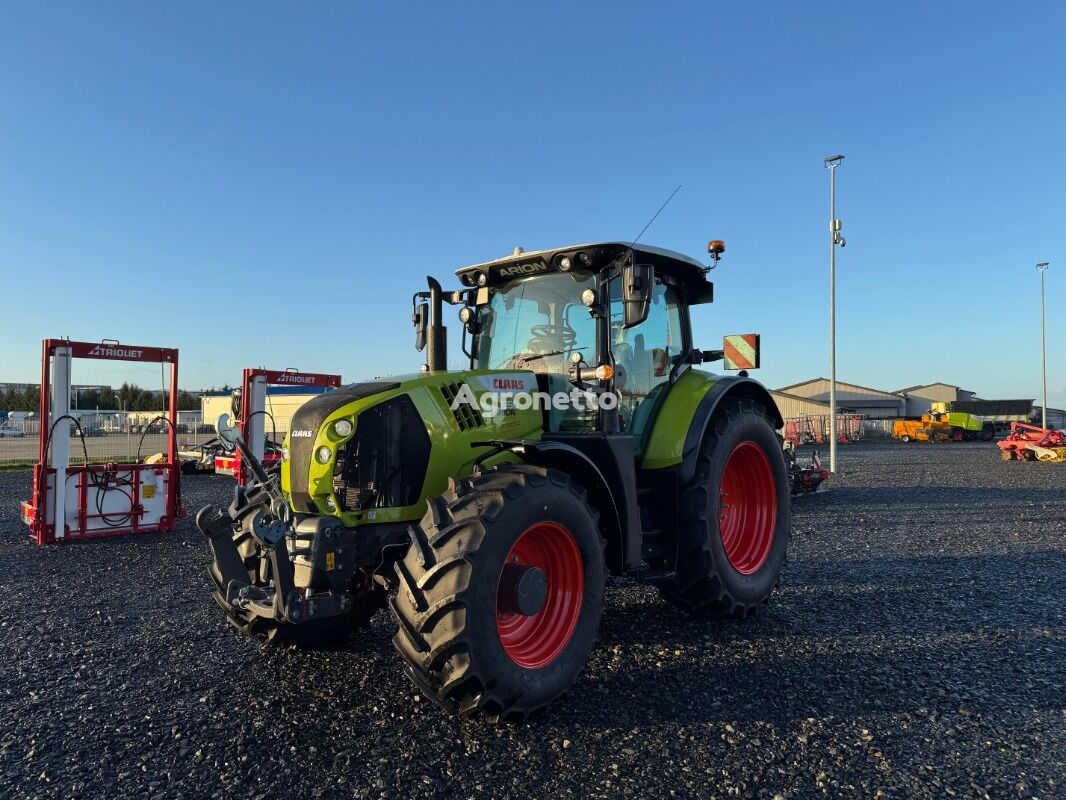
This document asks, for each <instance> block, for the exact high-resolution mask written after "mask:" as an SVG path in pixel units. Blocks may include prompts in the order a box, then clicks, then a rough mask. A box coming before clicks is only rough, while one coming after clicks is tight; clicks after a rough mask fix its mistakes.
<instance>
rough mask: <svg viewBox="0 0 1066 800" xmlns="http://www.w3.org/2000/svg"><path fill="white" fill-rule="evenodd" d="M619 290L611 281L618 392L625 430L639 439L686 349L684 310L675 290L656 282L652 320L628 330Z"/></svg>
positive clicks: (649, 315)
mask: <svg viewBox="0 0 1066 800" xmlns="http://www.w3.org/2000/svg"><path fill="white" fill-rule="evenodd" d="M617 289H618V284H617V282H616V281H615V282H612V284H611V342H612V352H613V353H614V360H615V370H616V371H615V389H616V391H617V392H618V397H619V413H620V415H621V418H622V425H623V428H622V429H623V430H624V431H626V432H627V433H632V434H634V435H637V436H639V435H640V434H641V433H642V432H643V431H644V428H645V427H646V426H647V423H648V420H649V418H650V414H651V412H652V410H653V409H654V405H655V402H656V400H657V398H658V396H659V394H661V392H663V391H665V389H664V388H662V387H663V385H664V384H666V383H668V382H669V380H670V371H671V370H672V369H673V368H674V366H675V365H676V364H677V362H678V359H679V358H680V357H681V355H682V351H683V349H684V344H685V343H684V342H683V341H682V334H681V331H682V327H681V309H680V304H679V302H678V297H677V293H676V292H675V290H674V289H673V288H671V287H670V286H669V285H667V284H666V283H664V282H663V281H662V280H661V279H660V278H656V279H655V286H654V288H653V290H652V297H651V304H650V306H649V310H648V317H647V319H645V320H644V321H643V322H642V323H641V324H640V325H636V326H634V327H632V328H629V329H623V328H622V320H623V317H622V302H621V299H620V297H619V294H620V292H618V291H616V290H617Z"/></svg>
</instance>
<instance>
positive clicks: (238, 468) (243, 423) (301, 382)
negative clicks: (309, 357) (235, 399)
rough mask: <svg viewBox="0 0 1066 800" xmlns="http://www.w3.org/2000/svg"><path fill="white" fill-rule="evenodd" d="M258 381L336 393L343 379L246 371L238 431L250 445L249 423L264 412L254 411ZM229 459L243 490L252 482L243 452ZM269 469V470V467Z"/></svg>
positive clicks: (292, 372) (294, 372) (290, 371)
mask: <svg viewBox="0 0 1066 800" xmlns="http://www.w3.org/2000/svg"><path fill="white" fill-rule="evenodd" d="M257 378H263V380H264V382H265V383H266V385H267V387H270V386H306V387H317V388H325V389H336V388H338V387H339V386H340V385H341V376H340V375H326V374H323V373H319V372H300V371H299V370H297V369H294V368H292V367H289V368H288V369H283V370H273V369H262V368H256V369H246V370H245V371H244V377H243V379H242V380H241V418H240V421H239V422H238V423H237V428H238V429H239V430H240V432H241V437H242V438H243V439H244V440H245V441H246V442H250V439H249V431H248V423H249V422H250V421H251V419H252V416H253V415H255V414H260V413H262V412H263V411H264V410H265V409H261V408H259V409H257V408H252V402H253V400H252V382H253V381H254V380H256V379H257ZM223 458H227V459H229V460H231V461H232V462H233V463H232V467H233V474H234V476H235V477H236V478H237V482H238V483H240V484H241V486H245V485H246V484H247V483H248V481H249V479H250V478H251V473H250V472H249V470H248V469H247V467H245V465H244V464H242V463H241V454H240V451H237V452H235V453H234V454H233V455H232V456H229V457H226V456H224V457H223ZM266 466H270V464H269V463H267V464H266Z"/></svg>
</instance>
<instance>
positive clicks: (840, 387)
mask: <svg viewBox="0 0 1066 800" xmlns="http://www.w3.org/2000/svg"><path fill="white" fill-rule="evenodd" d="M777 391H778V392H779V393H782V394H787V395H793V396H797V397H801V398H805V399H807V400H813V401H816V402H820V403H824V404H825V406H826V409H828V407H829V378H813V379H812V380H809V381H803V382H802V383H794V384H792V385H791V386H782V387H781V388H780V389H778V390H777ZM837 410H838V411H848V412H854V413H856V414H862V415H864V416H866V417H869V418H871V419H890V418H893V417H905V416H907V398H905V397H904V396H903V395H901V394H896V393H894V392H885V391H882V390H880V389H871V388H870V387H869V386H859V385H857V384H854V383H845V382H844V381H837ZM925 410H926V411H928V410H929V406H928V404H927V405H926V408H925ZM817 413H823V414H824V413H828V411H822V412H817ZM782 416H785V417H786V418H787V417H788V416H790V415H788V414H782ZM796 416H802V414H799V415H796Z"/></svg>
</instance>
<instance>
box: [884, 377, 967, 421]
mask: <svg viewBox="0 0 1066 800" xmlns="http://www.w3.org/2000/svg"><path fill="white" fill-rule="evenodd" d="M894 394H898V395H902V396H903V397H905V398H907V413H906V416H908V417H920V416H921V415H922V414H924V413H925V412H926V411H928V410H929V407H930V406H931V405H932V404H933V403H957V402H960V401H962V402H967V401H970V400H975V399H977V398H976V395H974V393H973V392H970V391H967V390H965V389H960V388H959V387H958V386H954V385H953V384H950V383H924V384H920V385H918V386H908V387H907V388H906V389H897V390H896V391H895V392H894Z"/></svg>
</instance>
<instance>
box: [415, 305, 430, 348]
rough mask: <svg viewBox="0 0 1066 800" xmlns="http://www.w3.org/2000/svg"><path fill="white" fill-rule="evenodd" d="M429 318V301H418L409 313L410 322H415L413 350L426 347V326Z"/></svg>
mask: <svg viewBox="0 0 1066 800" xmlns="http://www.w3.org/2000/svg"><path fill="white" fill-rule="evenodd" d="M428 319H429V303H419V304H418V305H417V306H415V311H414V313H413V314H412V315H411V322H413V323H414V324H415V350H417V351H418V352H420V353H421V352H422V351H423V350H425V349H426V326H427V324H428Z"/></svg>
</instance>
